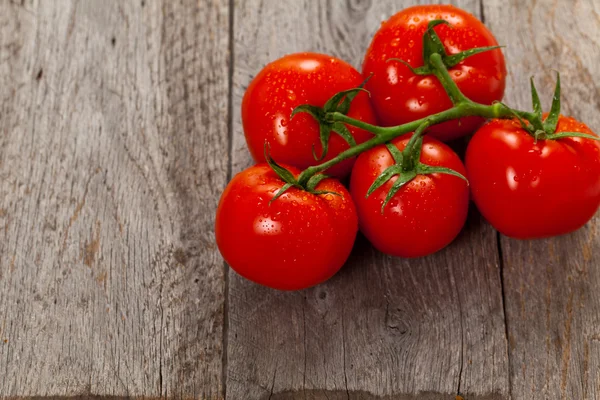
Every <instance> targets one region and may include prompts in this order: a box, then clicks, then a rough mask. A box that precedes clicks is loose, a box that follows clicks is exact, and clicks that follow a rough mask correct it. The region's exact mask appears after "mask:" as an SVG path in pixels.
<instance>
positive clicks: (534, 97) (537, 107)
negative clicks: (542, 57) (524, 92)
mask: <svg viewBox="0 0 600 400" xmlns="http://www.w3.org/2000/svg"><path fill="white" fill-rule="evenodd" d="M530 82H531V103H532V104H533V112H534V113H535V115H537V116H538V118H539V119H540V120H541V119H542V103H541V101H540V96H539V95H538V92H537V89H536V88H535V83H534V82H533V76H532V77H531V78H530Z"/></svg>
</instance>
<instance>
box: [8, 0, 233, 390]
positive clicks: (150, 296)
mask: <svg viewBox="0 0 600 400" xmlns="http://www.w3.org/2000/svg"><path fill="white" fill-rule="evenodd" d="M228 12H229V10H228V3H227V2H226V1H220V2H216V1H215V2H195V1H191V0H190V1H177V2H172V1H166V0H165V1H161V2H158V1H152V2H151V1H148V2H146V1H144V0H141V1H135V2H134V1H131V2H116V1H113V2H105V1H100V0H97V1H91V0H90V1H77V2H76V1H66V0H65V1H60V2H58V1H57V2H46V1H30V0H27V1H22V2H12V1H10V2H9V1H2V2H1V3H0V85H1V86H0V87H1V88H2V89H1V90H0V112H1V114H0V131H1V133H2V135H1V142H0V179H1V181H2V185H0V226H1V227H2V229H0V304H1V307H0V376H2V378H1V379H0V397H10V396H73V395H79V396H90V395H103V396H106V395H109V396H150V397H151V396H165V397H167V396H168V397H178V398H183V397H186V398H187V397H190V398H192V397H193V398H220V397H221V396H222V391H223V382H222V361H221V360H222V354H223V349H222V325H223V300H224V275H223V264H222V261H221V258H220V257H219V256H218V252H217V249H216V248H215V245H214V237H213V236H214V235H213V218H214V210H215V207H216V202H217V199H218V193H219V191H220V190H221V188H222V187H223V186H224V184H225V181H226V179H227V169H228V152H227V149H228V135H227V102H228V101H227V93H228V43H229V19H228Z"/></svg>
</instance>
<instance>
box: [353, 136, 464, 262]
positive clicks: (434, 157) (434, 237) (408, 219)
mask: <svg viewBox="0 0 600 400" xmlns="http://www.w3.org/2000/svg"><path fill="white" fill-rule="evenodd" d="M410 136H411V135H404V136H402V137H400V138H397V139H394V140H393V141H392V143H393V144H394V145H395V146H396V147H397V148H398V149H400V150H403V149H404V148H405V147H406V144H407V143H408V140H409V137H410ZM421 162H422V163H424V164H428V165H432V166H443V167H447V168H451V169H453V170H455V171H458V172H460V173H461V174H463V175H466V171H465V167H464V166H463V164H462V162H461V161H460V158H459V157H458V156H457V155H456V153H454V152H453V151H452V150H451V149H450V148H449V147H448V146H446V145H445V144H444V143H442V142H440V141H438V140H435V139H433V138H430V137H427V136H426V137H425V138H424V140H423V149H422V152H421ZM393 164H394V160H393V159H392V156H391V154H390V153H389V151H388V149H387V148H386V147H385V146H378V147H375V148H373V149H371V150H369V151H366V152H364V153H362V154H361V155H360V156H359V157H358V159H357V160H356V163H355V165H354V169H353V170H352V175H351V177H350V193H351V194H352V198H353V199H354V202H355V204H356V210H357V212H358V220H359V226H360V230H361V232H362V233H363V234H364V235H365V236H366V237H367V239H369V241H370V242H371V243H372V244H373V246H375V248H377V249H378V250H379V251H381V252H383V253H386V254H390V255H393V256H399V257H421V256H426V255H428V254H431V253H435V252H436V251H438V250H440V249H442V248H444V247H446V246H447V245H448V244H450V242H452V240H454V238H455V237H456V236H457V235H458V233H459V232H460V230H461V228H462V227H463V225H464V224H465V221H466V219H467V212H468V206H469V189H468V187H467V183H466V182H465V181H464V180H463V179H461V178H458V177H455V176H451V175H446V174H428V175H418V176H417V177H416V178H415V179H413V180H412V181H410V182H409V183H408V184H406V185H405V186H404V187H403V188H401V189H400V190H399V191H398V192H397V193H396V194H395V195H394V197H392V199H391V200H390V202H389V203H388V204H387V205H386V207H385V209H384V212H383V214H382V213H381V205H382V204H383V201H384V199H385V197H386V196H387V193H388V192H389V190H390V188H391V187H392V185H393V183H394V182H395V181H396V179H397V177H393V178H392V179H390V180H389V181H388V182H386V183H385V184H384V185H383V186H381V187H380V188H379V189H377V190H375V191H374V192H373V193H372V194H371V195H370V196H369V197H368V198H365V196H366V194H367V191H368V189H369V187H370V186H371V184H372V183H373V182H374V181H375V179H376V178H377V177H378V176H379V175H380V174H381V173H382V172H383V171H384V170H385V169H386V168H387V167H389V166H391V165H393Z"/></svg>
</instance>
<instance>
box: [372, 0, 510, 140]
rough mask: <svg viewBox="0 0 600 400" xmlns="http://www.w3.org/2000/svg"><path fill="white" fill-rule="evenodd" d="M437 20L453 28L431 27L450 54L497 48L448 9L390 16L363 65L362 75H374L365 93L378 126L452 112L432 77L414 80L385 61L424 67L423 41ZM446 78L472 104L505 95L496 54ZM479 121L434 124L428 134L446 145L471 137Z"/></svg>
mask: <svg viewBox="0 0 600 400" xmlns="http://www.w3.org/2000/svg"><path fill="white" fill-rule="evenodd" d="M435 19H444V20H446V21H448V22H449V23H450V24H452V27H450V26H446V25H439V26H437V27H436V28H435V31H436V32H437V33H438V36H439V37H440V39H441V40H442V42H443V44H444V47H445V49H446V52H447V53H448V54H449V55H452V54H456V53H460V52H462V51H464V50H469V49H471V48H475V47H486V46H496V45H497V44H498V43H497V42H496V39H495V38H494V36H493V35H492V33H491V32H490V31H489V30H488V29H487V28H486V27H485V26H484V25H483V24H482V23H481V22H480V21H479V20H478V19H477V18H475V17H474V16H473V15H471V14H469V13H468V12H466V11H464V10H461V9H459V8H456V7H454V6H451V5H423V6H414V7H409V8H406V9H404V10H402V11H400V12H399V13H397V14H395V15H394V16H392V17H391V18H390V19H389V20H387V21H386V22H384V23H383V24H382V26H381V28H380V29H379V30H378V31H377V33H376V34H375V36H374V37H373V40H372V42H371V45H370V46H369V49H368V50H367V53H366V56H365V59H364V62H363V76H365V77H366V76H368V75H369V74H373V76H372V78H371V79H370V80H369V82H368V83H367V85H366V88H367V89H368V90H369V91H370V92H371V102H372V104H373V107H374V109H375V110H376V113H377V117H378V120H379V122H380V123H381V124H383V125H386V126H392V125H400V124H403V123H406V122H410V121H414V120H417V119H420V118H424V117H427V116H428V115H431V114H435V113H439V112H441V111H444V110H447V109H449V108H451V107H452V103H451V101H450V99H449V97H448V95H447V94H446V92H445V90H444V88H443V87H442V85H441V84H440V83H439V81H438V80H437V78H436V77H435V76H433V75H427V76H419V75H415V74H413V73H412V72H411V71H410V69H409V68H408V67H407V66H405V65H403V64H402V63H400V62H399V61H393V60H391V61H388V60H389V59H390V58H398V59H402V60H404V61H406V62H408V63H409V64H410V65H411V66H412V67H414V68H417V67H420V66H422V65H423V55H422V53H423V39H422V37H423V34H424V33H425V31H426V30H427V24H428V23H429V22H430V21H432V20H435ZM449 73H450V75H451V76H452V79H453V80H454V82H456V84H457V85H458V87H459V88H460V90H461V91H462V92H463V94H464V95H465V96H467V97H468V98H469V99H471V100H473V101H476V102H479V103H483V104H491V103H492V102H494V101H497V100H501V99H502V97H503V95H504V88H505V84H506V64H505V61H504V56H503V55H502V52H501V51H500V50H499V49H497V50H492V51H488V52H484V53H481V54H477V55H474V56H471V57H469V58H467V59H465V60H464V61H462V62H461V63H459V64H458V65H456V66H454V67H451V68H450V69H449ZM483 122H484V120H483V119H482V118H479V117H466V118H461V119H459V120H454V121H448V122H444V123H442V124H439V125H436V126H434V127H432V128H430V130H429V133H430V134H431V135H433V136H434V137H435V138H437V139H439V140H442V141H449V140H453V139H456V138H458V137H461V136H464V135H466V134H469V133H473V132H474V131H475V130H476V129H477V128H478V127H479V126H480V125H481V124H482V123H483Z"/></svg>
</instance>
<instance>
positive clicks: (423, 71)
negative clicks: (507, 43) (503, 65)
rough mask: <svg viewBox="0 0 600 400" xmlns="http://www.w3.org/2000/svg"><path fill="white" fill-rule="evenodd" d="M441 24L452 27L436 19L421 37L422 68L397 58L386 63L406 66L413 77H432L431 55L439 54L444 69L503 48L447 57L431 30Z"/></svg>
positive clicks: (462, 52)
mask: <svg viewBox="0 0 600 400" xmlns="http://www.w3.org/2000/svg"><path fill="white" fill-rule="evenodd" d="M441 24H444V25H448V26H449V27H452V25H450V23H449V22H448V21H445V20H443V19H436V20H433V21H430V22H429V24H428V25H427V30H426V31H425V34H424V35H423V66H422V67H418V68H413V67H412V66H411V65H410V64H409V63H407V62H406V61H404V60H401V59H398V58H390V59H389V60H388V61H392V60H393V61H399V62H401V63H402V64H404V65H406V66H407V67H408V68H409V69H410V70H411V71H412V73H413V74H415V75H432V74H434V72H435V71H436V70H437V69H436V67H435V66H434V65H432V63H431V61H430V60H431V55H432V54H439V55H440V56H441V58H442V62H443V63H444V65H445V66H446V68H452V67H454V66H456V65H458V64H459V63H461V62H462V61H464V60H465V59H467V58H469V57H471V56H474V55H475V54H480V53H484V52H486V51H490V50H495V49H499V48H502V47H504V46H487V47H476V48H473V49H469V50H465V51H461V52H460V53H457V54H452V55H448V54H447V53H446V49H445V48H444V44H443V43H442V40H441V39H440V37H439V36H438V34H437V33H436V32H435V30H434V29H433V28H434V27H436V26H438V25H441Z"/></svg>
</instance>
